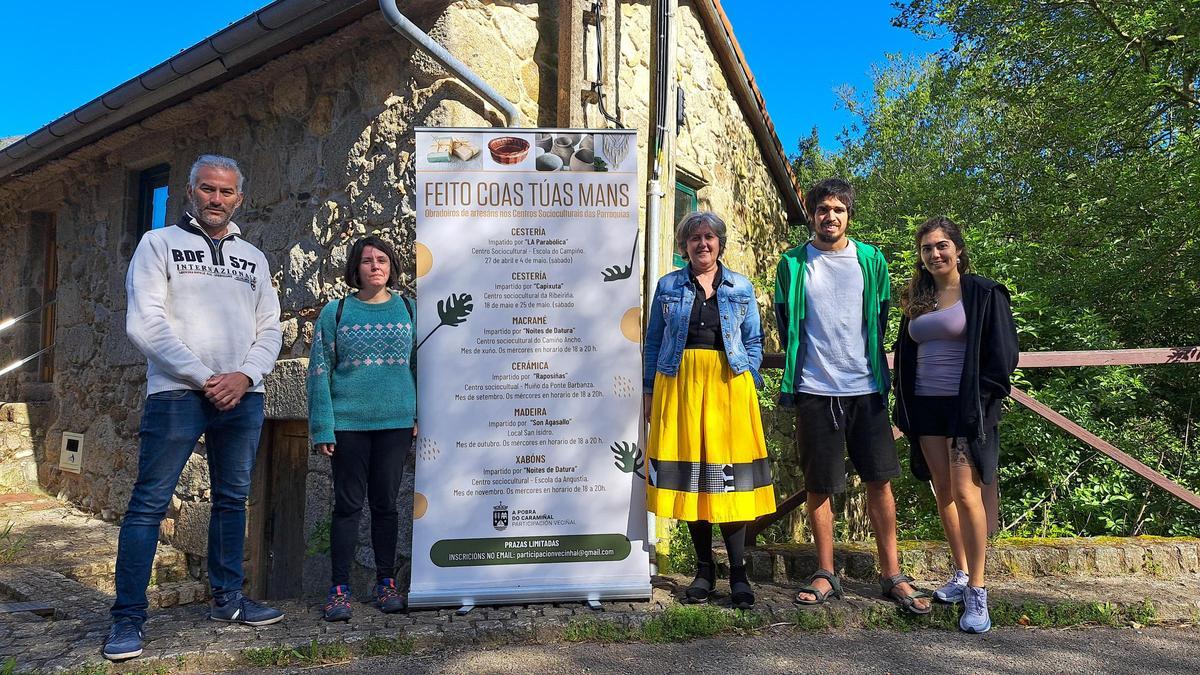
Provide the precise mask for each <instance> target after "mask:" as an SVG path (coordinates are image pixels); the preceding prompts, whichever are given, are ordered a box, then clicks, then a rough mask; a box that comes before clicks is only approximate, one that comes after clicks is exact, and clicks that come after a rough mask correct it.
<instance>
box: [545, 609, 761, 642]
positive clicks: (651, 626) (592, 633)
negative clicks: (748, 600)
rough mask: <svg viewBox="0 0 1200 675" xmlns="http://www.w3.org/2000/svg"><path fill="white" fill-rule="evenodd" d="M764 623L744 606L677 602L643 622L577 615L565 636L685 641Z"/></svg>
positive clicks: (598, 639) (575, 639) (746, 630)
mask: <svg viewBox="0 0 1200 675" xmlns="http://www.w3.org/2000/svg"><path fill="white" fill-rule="evenodd" d="M763 623H764V619H763V617H762V616H760V615H758V614H755V613H753V612H748V611H744V610H729V609H721V608H718V607H712V606H709V605H699V606H692V605H674V606H671V607H668V608H667V609H666V610H664V611H663V613H662V614H660V615H658V616H656V617H654V618H652V619H650V620H649V621H646V622H645V623H643V624H642V625H641V626H627V625H625V624H621V623H617V622H615V621H605V620H598V619H577V620H574V621H572V622H570V623H569V624H567V627H566V629H565V630H564V631H563V638H564V639H565V640H567V641H568V642H649V643H664V642H683V641H685V640H692V639H695V638H702V637H712V636H713V635H718V634H721V633H727V632H735V633H749V632H752V631H754V630H755V629H757V628H759V627H761V626H762V625H763Z"/></svg>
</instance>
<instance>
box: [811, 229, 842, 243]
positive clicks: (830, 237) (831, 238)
mask: <svg viewBox="0 0 1200 675" xmlns="http://www.w3.org/2000/svg"><path fill="white" fill-rule="evenodd" d="M842 236H843V235H842V233H841V232H838V233H837V234H836V235H834V234H825V233H824V232H821V231H820V230H818V231H817V239H820V240H821V241H822V242H824V243H826V244H836V243H838V242H839V241H841V239H842Z"/></svg>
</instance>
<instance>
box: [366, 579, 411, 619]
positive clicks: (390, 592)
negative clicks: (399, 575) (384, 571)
mask: <svg viewBox="0 0 1200 675" xmlns="http://www.w3.org/2000/svg"><path fill="white" fill-rule="evenodd" d="M373 595H374V596H375V604H376V605H378V606H379V611H381V612H383V613H384V614H395V613H396V612H399V611H403V610H404V598H402V597H400V591H398V590H396V580H395V579H391V578H387V579H383V580H382V581H380V582H379V583H377V584H375V588H374V592H373Z"/></svg>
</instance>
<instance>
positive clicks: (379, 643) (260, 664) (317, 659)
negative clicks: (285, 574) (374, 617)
mask: <svg viewBox="0 0 1200 675" xmlns="http://www.w3.org/2000/svg"><path fill="white" fill-rule="evenodd" d="M415 651H416V648H415V643H414V642H413V640H412V639H411V638H406V637H394V638H389V637H383V636H374V637H369V638H367V639H365V640H363V641H362V642H360V643H358V644H357V645H356V646H355V648H354V649H353V652H352V651H351V647H350V645H348V644H346V643H345V642H342V641H338V642H326V643H321V642H317V641H316V640H313V641H312V642H310V643H308V644H307V645H304V646H303V647H295V648H293V647H282V646H278V647H261V648H257V649H246V650H243V651H242V660H243V661H244V662H245V663H246V664H248V665H250V666H253V667H255V668H286V667H289V666H317V665H328V664H331V663H345V662H347V661H349V660H350V659H351V657H352V656H354V655H357V656H408V655H409V654H412V653H414V652H415ZM0 675H3V674H0Z"/></svg>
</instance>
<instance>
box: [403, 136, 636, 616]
mask: <svg viewBox="0 0 1200 675" xmlns="http://www.w3.org/2000/svg"><path fill="white" fill-rule="evenodd" d="M416 152H417V185H416V205H417V232H416V239H417V242H416V260H417V324H418V329H417V334H418V340H419V342H418V344H419V347H418V351H417V368H418V371H417V380H418V414H419V419H420V437H419V438H418V439H417V443H416V446H415V452H416V458H417V459H416V477H415V481H416V495H415V496H414V512H413V518H414V521H413V543H412V554H413V560H412V586H411V591H410V593H409V604H410V605H412V606H414V607H429V606H445V605H480V604H500V603H524V602H541V601H566V600H585V601H586V600H600V601H602V600H619V599H625V600H628V599H638V598H646V597H649V595H650V573H649V549H648V547H647V543H646V507H645V504H646V500H645V478H644V476H645V467H644V458H643V453H642V448H641V447H640V446H639V436H638V427H639V420H640V406H641V373H640V370H641V356H640V353H641V346H640V345H641V310H640V306H641V302H640V288H641V273H640V270H639V265H638V259H637V240H638V194H637V135H636V132H634V131H618V130H611V131H610V130H567V129H452V128H424V129H418V130H417V132H416Z"/></svg>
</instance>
